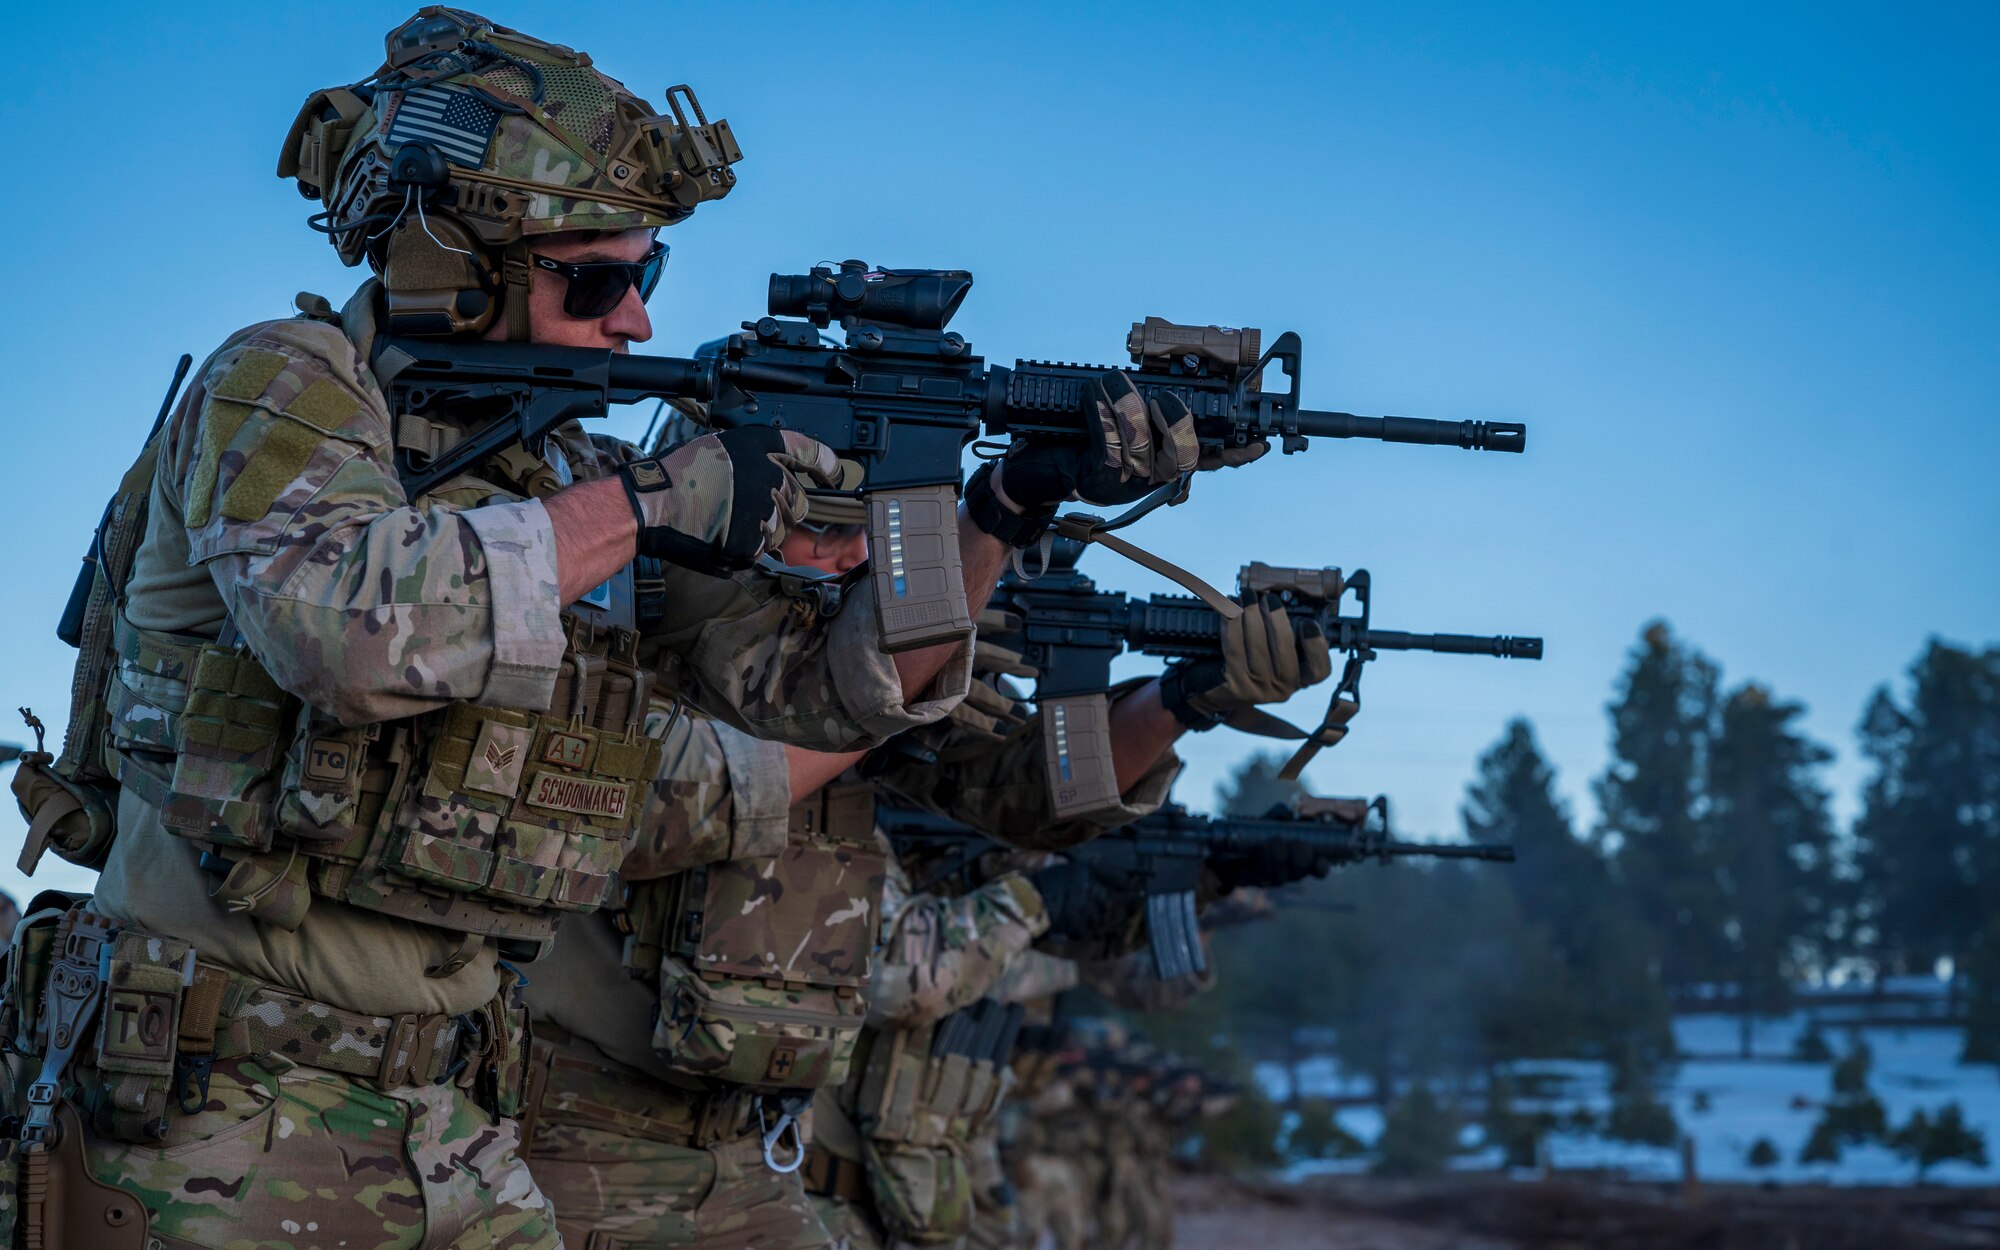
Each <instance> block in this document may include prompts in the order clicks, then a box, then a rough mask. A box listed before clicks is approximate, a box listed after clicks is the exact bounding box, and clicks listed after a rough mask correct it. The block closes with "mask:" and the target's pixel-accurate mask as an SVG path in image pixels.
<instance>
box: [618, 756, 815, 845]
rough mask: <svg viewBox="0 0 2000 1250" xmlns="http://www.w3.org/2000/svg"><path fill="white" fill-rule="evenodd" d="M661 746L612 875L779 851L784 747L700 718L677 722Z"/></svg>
mask: <svg viewBox="0 0 2000 1250" xmlns="http://www.w3.org/2000/svg"><path fill="white" fill-rule="evenodd" d="M649 728H650V726H649ZM661 745H662V748H663V749H662V751H661V759H660V772H659V775H658V776H656V777H655V778H654V779H653V782H652V784H651V785H650V786H648V787H647V788H646V802H645V808H644V810H643V811H642V812H641V813H640V815H639V832H638V834H637V835H636V837H635V839H634V841H633V844H632V848H631V849H630V850H629V851H627V852H626V855H625V863H624V866H623V867H622V868H621V869H620V870H619V871H620V873H621V875H622V876H623V877H624V878H625V880H627V881H646V880H651V879H653V878H655V877H665V876H669V875H671V874H673V873H676V872H681V871H684V870H686V869H689V868H693V867H696V866H697V865H700V864H712V863H716V862H719V861H721V860H725V859H746V858H751V857H756V856H765V855H776V854H777V853H779V852H780V851H782V850H784V848H785V825H786V809H787V807H788V806H789V805H790V803H791V784H790V780H789V776H788V774H787V772H786V766H785V749H784V747H782V746H780V745H779V744H778V743H775V742H769V741H766V740H764V739H760V738H752V737H751V736H750V735H749V734H746V733H744V732H743V731H741V730H739V729H736V728H734V727H732V726H729V725H725V724H722V723H720V722H717V721H712V720H709V719H707V718H706V717H701V716H682V717H679V718H677V719H676V720H675V721H674V723H673V724H672V726H671V727H669V728H668V729H667V730H666V734H665V737H664V739H663V740H662V743H661Z"/></svg>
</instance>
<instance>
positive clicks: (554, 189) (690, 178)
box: [278, 5, 743, 340]
mask: <svg viewBox="0 0 2000 1250" xmlns="http://www.w3.org/2000/svg"><path fill="white" fill-rule="evenodd" d="M386 42H387V45H388V58H387V60H386V61H384V62H383V64H382V67H381V68H380V69H378V70H376V71H375V73H374V74H372V75H370V76H369V77H368V78H366V79H364V80H363V81H361V82H358V83H351V84H349V85H347V86H345V87H329V88H327V89H325V90H323V91H316V92H314V93H313V94H312V96H311V97H310V98H309V99H308V100H307V101H306V102H305V105H304V107H302V108H301V109H300V110H299V115H298V118H297V119H296V120H295V121H293V123H292V129H291V133H290V134H289V135H288V136H286V139H285V147H284V151H283V152H282V153H280V155H279V157H278V176H279V177H281V178H296V179H297V180H298V185H299V191H300V193H301V194H303V195H304V196H306V197H307V198H308V199H316V200H318V201H320V202H321V203H322V204H323V205H325V208H324V210H323V211H321V212H319V213H316V214H314V215H313V217H312V218H311V219H310V224H311V225H312V226H313V227H314V228H315V229H317V230H320V231H322V232H323V233H325V234H326V235H327V236H328V237H329V238H330V239H331V240H332V242H333V245H334V248H335V250H336V251H338V252H339V254H340V259H341V261H342V262H343V263H344V264H348V265H355V264H359V263H360V262H361V261H362V260H363V259H364V258H365V259H366V260H367V261H368V263H369V265H370V266H372V267H373V268H374V270H375V271H376V273H378V274H379V275H381V278H382V282H383V286H384V288H385V291H386V296H387V298H386V302H387V305H388V307H387V314H388V327H389V329H390V330H391V331H392V332H393V333H397V334H434V335H435V334H475V333H479V332H482V331H484V330H485V329H486V328H487V327H488V326H490V325H491V324H492V322H493V319H494V316H495V313H496V309H497V308H499V307H502V306H504V307H505V308H506V309H507V310H508V313H507V335H508V337H509V338H511V339H517V340H518V339H524V338H526V337H527V299H526V292H527V287H528V280H529V273H530V265H531V263H532V262H531V260H530V257H529V246H528V241H529V240H530V239H531V238H532V237H534V236H536V235H543V234H553V233H556V232H558V231H578V230H582V231H600V230H602V231H612V230H629V229H633V228H644V227H659V226H668V225H672V224H673V223H675V222H677V221H681V220H683V219H684V218H686V217H687V216H688V215H689V214H690V213H692V212H693V211H694V210H695V207H696V206H697V205H699V204H701V203H702V202H703V201H705V200H716V199H721V198H722V197H723V196H725V195H727V194H729V191H730V188H731V187H733V186H734V185H735V183H736V175H735V173H734V172H733V171H732V170H731V169H730V166H731V165H732V164H734V163H735V162H737V161H739V160H741V159H742V158H743V153H742V151H741V150H740V149H739V148H738V147H737V145H736V139H735V136H734V135H732V134H731V133H730V130H729V123H728V122H726V121H723V120H721V119H720V118H718V119H717V120H715V121H714V122H710V121H709V120H708V118H707V116H706V115H705V114H704V113H703V112H702V109H701V105H700V103H699V102H698V101H697V100H696V99H695V95H694V92H693V91H692V90H691V89H690V88H689V87H687V86H686V85H685V84H683V85H680V86H675V87H670V88H668V89H667V97H666V99H667V108H668V110H669V113H668V114H667V115H660V114H657V113H655V112H654V110H653V109H652V107H651V106H650V105H648V104H647V103H646V102H645V101H644V100H641V99H640V98H639V97H637V96H635V95H633V94H632V93H631V92H630V91H628V90H626V89H625V87H624V85H623V84H622V83H619V82H617V81H616V80H614V79H612V78H609V77H607V76H606V75H604V74H603V73H600V72H599V71H598V70H597V69H596V68H595V67H594V66H593V65H592V64H591V60H590V57H589V56H587V55H586V54H584V53H581V52H577V51H574V50H572V49H570V48H566V47H563V46H561V45H559V44H552V43H545V42H543V41H542V40H539V39H535V38H533V37H531V36H528V35H524V34H521V33H520V32H519V31H515V30H510V29H508V28H507V27H505V26H499V25H496V24H494V23H493V22H491V21H489V20H488V19H486V18H484V17H480V16H479V15H477V14H475V13H469V12H467V11H465V10H463V9H453V8H446V7H443V6H439V5H430V6H426V7H425V8H423V9H420V10H419V11H418V12H417V15H416V16H415V17H413V18H411V19H410V20H409V21H407V22H404V23H403V24H402V25H401V26H398V27H396V28H395V29H394V30H392V31H390V32H389V36H388V39H387V41H386ZM503 292H504V293H507V294H510V295H512V296H514V298H510V299H506V300H505V301H502V300H501V299H500V296H501V295H502V293H503Z"/></svg>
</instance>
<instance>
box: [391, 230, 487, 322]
mask: <svg viewBox="0 0 2000 1250" xmlns="http://www.w3.org/2000/svg"><path fill="white" fill-rule="evenodd" d="M382 286H383V289H384V291H385V292H386V293H387V303H388V311H389V332H390V333H391V334H408V335H417V336H440V335H453V334H482V333H484V332H485V331H486V329H487V327H488V326H491V325H492V324H493V318H494V314H495V313H496V312H497V311H498V309H499V306H500V302H499V299H498V298H497V296H498V283H497V282H496V281H495V278H494V275H493V272H492V271H491V269H489V268H488V266H487V264H486V259H485V249H483V248H482V247H481V246H480V245H479V243H478V241H477V240H476V239H474V238H473V237H472V232H471V231H469V230H467V229H466V228H465V227H464V226H462V225H460V224H458V222H456V221H454V220H453V219H452V218H450V217H448V216H442V215H439V214H434V213H428V212H427V213H425V214H424V215H423V216H421V217H419V216H418V215H417V214H416V213H415V212H411V213H408V214H406V215H405V217H404V220H403V221H401V222H399V223H397V225H396V227H395V229H394V230H393V231H392V232H391V233H390V235H389V239H388V243H387V246H386V247H385V249H384V254H383V260H382Z"/></svg>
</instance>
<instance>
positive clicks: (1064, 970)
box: [991, 949, 1083, 1003]
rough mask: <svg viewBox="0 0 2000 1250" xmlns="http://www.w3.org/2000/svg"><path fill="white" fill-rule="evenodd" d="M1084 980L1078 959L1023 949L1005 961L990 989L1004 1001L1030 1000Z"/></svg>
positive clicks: (1038, 999) (1068, 987) (1067, 987)
mask: <svg viewBox="0 0 2000 1250" xmlns="http://www.w3.org/2000/svg"><path fill="white" fill-rule="evenodd" d="M1081 984H1083V981H1082V977H1081V974H1080V972H1079V970H1078V966H1077V962H1076V961H1075V960H1074V959H1064V958H1063V957H1062V956H1060V955H1051V954H1049V953H1047V952H1046V951H1038V950H1033V949H1030V950H1025V951H1022V952H1021V953H1020V954H1019V955H1017V956H1015V957H1014V958H1012V959H1010V960H1008V961H1007V970H1006V971H1005V972H1003V973H1001V974H1000V979H999V980H998V981H997V982H995V983H994V985H993V989H992V991H991V993H992V995H993V997H995V998H997V999H999V1000H1000V1001H1001V1002H1003V1003H1032V1002H1038V1001H1040V1000H1041V999H1044V998H1052V997H1054V996H1055V995H1057V994H1060V993H1062V992H1063V991H1065V990H1073V989H1075V988H1076V987H1077V986H1079V985H1081Z"/></svg>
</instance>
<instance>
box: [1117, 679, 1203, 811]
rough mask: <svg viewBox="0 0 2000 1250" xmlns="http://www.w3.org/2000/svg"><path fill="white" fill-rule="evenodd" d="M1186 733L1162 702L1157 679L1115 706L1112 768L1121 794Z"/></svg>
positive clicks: (1136, 781) (1130, 787)
mask: <svg viewBox="0 0 2000 1250" xmlns="http://www.w3.org/2000/svg"><path fill="white" fill-rule="evenodd" d="M1186 732H1187V727H1186V726H1185V725H1183V724H1181V722H1180V718H1179V717H1177V716H1175V715H1174V714H1173V713H1172V712H1170V711H1168V710H1167V706H1166V704H1164V703H1162V702H1161V701H1160V683H1159V681H1158V679H1157V678H1156V679H1154V680H1153V681H1149V682H1147V683H1146V684H1145V685H1143V686H1140V687H1139V688H1138V689H1136V690H1134V691H1132V692H1131V693H1130V694H1128V695H1126V696H1125V697H1124V698H1122V699H1120V700H1118V702H1116V703H1114V704H1112V705H1111V769H1112V773H1113V775H1114V776H1115V777H1117V779H1118V792H1119V793H1120V794H1125V793H1128V792H1129V791H1130V790H1131V789H1132V787H1133V786H1134V785H1137V784H1138V782H1139V779H1140V778H1141V777H1144V776H1145V775H1146V773H1147V771H1148V770H1149V769H1151V768H1152V767H1153V765H1155V764H1157V763H1158V762H1159V760H1160V757H1161V756H1162V755H1165V754H1166V753H1167V751H1168V749H1169V748H1171V747H1172V746H1173V745H1174V743H1175V742H1177V741H1179V740H1180V736H1181V735H1182V734H1184V733H1186Z"/></svg>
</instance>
